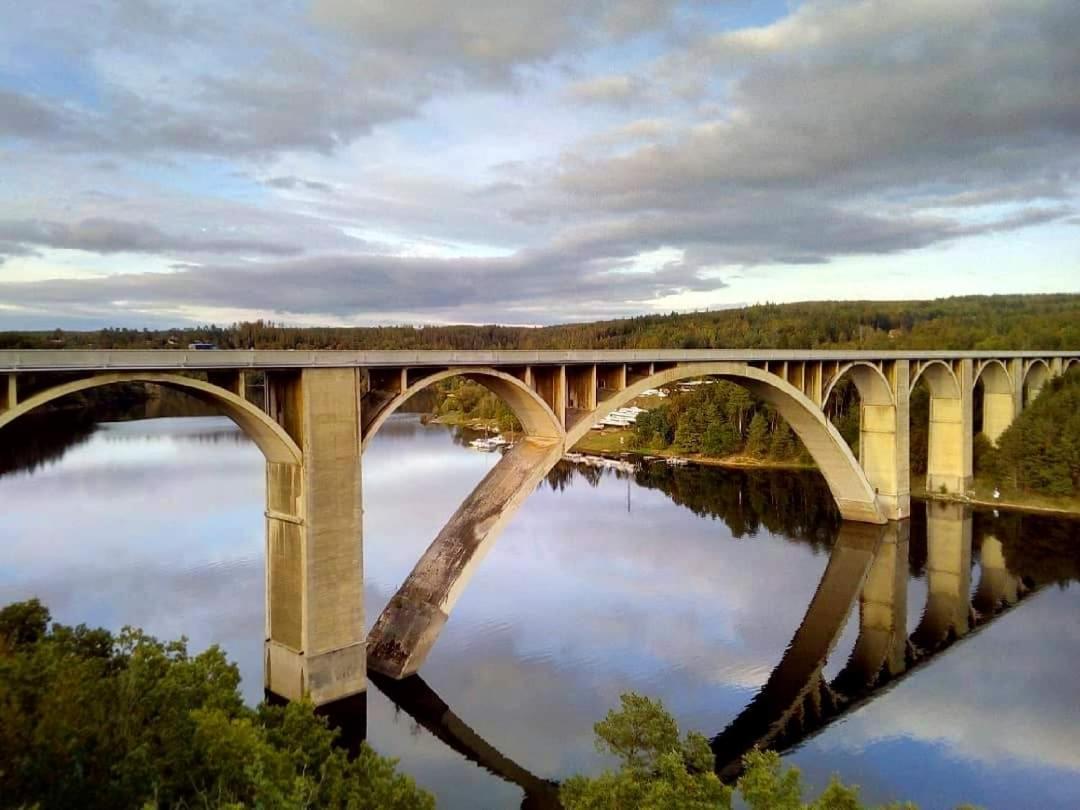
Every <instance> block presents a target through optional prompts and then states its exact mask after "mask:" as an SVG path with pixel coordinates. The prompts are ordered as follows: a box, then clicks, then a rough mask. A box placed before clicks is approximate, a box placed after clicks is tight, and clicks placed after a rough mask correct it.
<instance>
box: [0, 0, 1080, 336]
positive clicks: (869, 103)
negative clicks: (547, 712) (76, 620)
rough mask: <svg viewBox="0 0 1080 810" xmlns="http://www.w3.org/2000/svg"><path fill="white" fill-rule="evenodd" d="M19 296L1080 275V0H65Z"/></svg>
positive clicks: (624, 306)
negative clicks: (707, 0)
mask: <svg viewBox="0 0 1080 810" xmlns="http://www.w3.org/2000/svg"><path fill="white" fill-rule="evenodd" d="M8 4H9V5H10V6H11V8H9V9H8V10H7V12H6V13H4V25H3V26H0V329H5V328H8V329H26V328H54V327H61V328H69V329H75V328H100V327H104V326H149V327H166V326H185V325H192V324H196V323H209V322H215V323H219V324H220V323H230V322H232V321H236V320H250V319H255V318H265V319H271V320H274V321H276V322H280V323H288V324H297V325H314V324H327V325H372V324H401V323H411V324H424V323H451V322H454V323H458V322H464V323H505V324H546V323H556V322H567V321H579V320H588V319H596V318H609V317H622V316H627V315H634V314H642V313H651V312H669V311H673V310H679V311H685V310H698V309H705V308H719V307H731V306H740V305H746V304H752V303H759V302H764V301H794V300H821V299H851V298H869V299H895V298H932V297H938V296H946V295H963V294H975V293H1017V292H1025V293H1042V292H1080V48H1078V47H1077V46H1076V43H1077V42H1078V41H1080V4H1078V3H1076V2H1075V0H952V2H949V3H942V2H940V1H939V0H910V2H906V3H892V2H879V1H878V0H852V1H851V2H842V1H840V0H809V1H808V2H801V3H800V2H791V3H785V2H777V1H776V0H767V1H766V2H752V3H736V2H710V3H705V2H697V0H678V1H676V0H670V1H669V0H593V1H592V2H589V3H581V2H575V1H574V0H517V1H516V2H513V3H508V2H506V0H472V1H471V2H469V3H443V2H435V0H398V2H393V3H390V2H385V1H384V0H235V1H234V2H230V3H221V2H201V0H196V1H195V2H177V1H176V0H108V1H107V2H106V1H105V0H100V1H99V0H86V1H85V2H79V3H71V2H67V1H66V0H38V1H37V2H34V3H23V4H15V3H13V2H11V0H8Z"/></svg>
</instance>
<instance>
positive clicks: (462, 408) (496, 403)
mask: <svg viewBox="0 0 1080 810" xmlns="http://www.w3.org/2000/svg"><path fill="white" fill-rule="evenodd" d="M429 390H430V391H431V393H432V397H433V404H432V407H431V412H432V413H434V414H437V415H439V416H446V415H447V414H451V413H459V414H460V415H461V418H462V420H465V421H468V420H472V419H483V420H487V421H492V422H494V423H495V424H496V426H497V427H498V428H499V430H505V431H507V432H511V431H520V430H521V423H520V422H518V420H517V417H516V416H514V412H513V411H511V410H510V408H509V406H507V405H506V404H505V403H504V402H503V401H502V400H501V399H499V398H498V397H497V396H496V395H495V394H493V393H492V392H491V391H489V390H488V389H487V388H485V387H484V386H483V385H481V384H480V383H478V382H474V381H473V380H467V379H465V378H464V377H451V378H450V379H448V380H443V381H442V382H439V383H436V384H435V385H433V386H432V387H431V388H430V389H429Z"/></svg>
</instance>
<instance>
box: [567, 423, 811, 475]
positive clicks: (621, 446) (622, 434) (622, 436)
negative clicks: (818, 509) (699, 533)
mask: <svg viewBox="0 0 1080 810" xmlns="http://www.w3.org/2000/svg"><path fill="white" fill-rule="evenodd" d="M629 444H630V432H629V431H625V430H617V429H616V430H591V431H589V432H588V433H587V434H586V435H585V436H583V437H582V438H581V440H580V441H579V442H578V443H577V444H575V445H574V446H573V448H571V449H572V450H573V451H574V452H576V453H591V454H593V455H599V456H608V457H612V458H619V457H625V456H631V457H634V458H639V459H640V458H645V457H652V458H663V459H669V458H677V459H683V460H685V461H687V462H689V463H691V464H700V465H702V466H704V467H730V468H733V469H772V470H813V469H817V468H816V467H815V466H814V465H813V464H808V463H805V462H801V461H798V460H797V459H784V460H774V459H760V458H754V457H752V456H727V457H724V458H718V457H715V456H706V455H701V454H697V453H681V452H678V451H676V450H670V449H666V450H649V451H643V450H639V449H635V448H631V447H630V446H629Z"/></svg>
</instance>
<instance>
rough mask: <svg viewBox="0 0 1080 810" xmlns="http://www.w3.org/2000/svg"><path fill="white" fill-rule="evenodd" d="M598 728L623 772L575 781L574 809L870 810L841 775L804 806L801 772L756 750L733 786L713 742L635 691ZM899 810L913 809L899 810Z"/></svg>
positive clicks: (568, 789) (564, 792) (566, 800)
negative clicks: (718, 765) (721, 770)
mask: <svg viewBox="0 0 1080 810" xmlns="http://www.w3.org/2000/svg"><path fill="white" fill-rule="evenodd" d="M620 703H621V706H620V708H619V710H618V711H616V710H612V711H610V712H608V714H607V716H606V717H605V718H604V719H603V720H601V721H600V722H599V723H597V724H596V725H595V726H594V730H595V732H596V747H597V750H599V751H601V752H603V753H609V754H613V755H614V756H615V757H616V759H617V760H618V761H619V768H618V770H616V771H605V772H604V773H602V774H600V775H599V776H597V777H586V776H575V777H573V778H571V779H568V780H567V781H566V782H564V783H563V786H562V789H561V790H560V792H559V798H560V799H561V800H562V803H563V806H564V807H565V808H566V810H624V809H625V808H636V810H669V809H670V810H729V809H730V808H731V807H732V802H733V799H735V797H736V794H737V795H738V799H739V806H742V807H748V808H749V809H750V810H863V808H865V807H866V806H865V805H863V804H862V803H861V802H860V801H859V789H858V788H857V787H853V786H846V785H844V784H843V783H841V782H840V780H839V779H837V778H836V777H833V779H832V781H831V782H830V783H829V786H828V787H827V788H825V790H824V791H823V792H822V794H821V795H820V796H819V797H818V798H817V799H816V800H814V801H812V802H810V803H809V804H806V803H804V802H803V792H804V789H803V785H802V778H801V776H800V774H799V771H798V769H797V768H786V769H785V768H783V767H782V766H781V762H780V755H779V754H777V753H775V752H774V751H757V750H755V751H751V752H750V753H748V754H747V755H746V757H744V759H743V765H744V770H743V774H742V776H741V777H740V778H739V781H738V782H737V783H736V784H735V787H734V788H731V787H729V786H727V785H725V784H723V783H722V782H721V781H720V779H719V778H718V777H717V776H716V774H715V773H714V770H713V768H714V757H713V753H712V750H711V749H710V748H709V742H708V740H706V739H705V737H703V736H702V735H700V734H696V733H694V732H690V733H688V734H687V735H686V736H685V737H683V738H681V739H680V737H679V728H678V726H677V725H676V723H675V719H674V718H673V717H672V716H671V715H670V714H668V712H667V711H665V710H664V707H663V705H662V704H661V703H660V702H659V701H653V700H650V699H649V698H647V697H642V696H641V695H637V694H634V693H628V694H625V695H623V696H622V697H621V698H620ZM889 807H890V808H892V810H902V808H908V809H909V810H914V807H915V806H914V805H911V804H905V805H900V804H892V805H889Z"/></svg>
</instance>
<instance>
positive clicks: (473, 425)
mask: <svg viewBox="0 0 1080 810" xmlns="http://www.w3.org/2000/svg"><path fill="white" fill-rule="evenodd" d="M429 421H430V422H433V423H436V424H441V425H448V426H451V427H461V428H466V429H469V430H475V431H482V430H484V429H485V428H487V429H492V430H497V429H498V428H497V427H496V426H495V425H494V424H493V423H494V420H490V419H480V418H475V419H467V420H459V419H450V420H445V421H444V417H443V416H436V417H430V420H429ZM583 444H584V445H585V447H582V445H583ZM588 444H589V437H588V436H586V437H584V438H583V439H582V441H580V442H578V444H577V445H575V446H574V447H571V448H568V449H567V452H573V453H583V454H586V455H591V456H601V457H603V458H610V459H626V458H633V459H636V460H638V461H644V460H646V459H649V458H652V459H657V460H662V461H665V462H666V461H667V459H671V458H674V459H680V460H682V461H685V462H686V463H687V464H696V465H699V466H702V467H719V468H722V469H731V470H786V471H790V472H806V471H810V470H817V469H818V468H817V466H816V465H814V464H812V463H810V464H807V463H803V462H799V461H791V460H789V461H771V460H768V459H755V458H748V457H745V456H731V457H728V458H713V457H710V456H696V455H685V454H680V453H672V452H666V451H663V450H660V451H654V452H645V451H642V450H614V449H604V448H589V447H588ZM911 497H912V499H914V500H920V501H941V502H944V503H962V504H967V505H969V506H978V507H983V508H987V509H1002V510H1006V511H1009V512H1024V513H1028V514H1033V515H1046V516H1048V517H1061V518H1066V519H1072V520H1080V507H1069V506H1050V505H1047V506H1043V505H1036V504H1031V503H1025V502H1023V501H1018V500H1015V499H1008V498H1001V499H999V500H994V499H992V498H988V497H985V496H979V495H978V494H975V495H970V496H969V495H958V494H954V493H946V494H944V495H943V494H940V493H936V492H927V491H926V489H925V488H923V487H919V488H915V487H913V488H912V490H911ZM1036 497H1040V496H1036Z"/></svg>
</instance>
